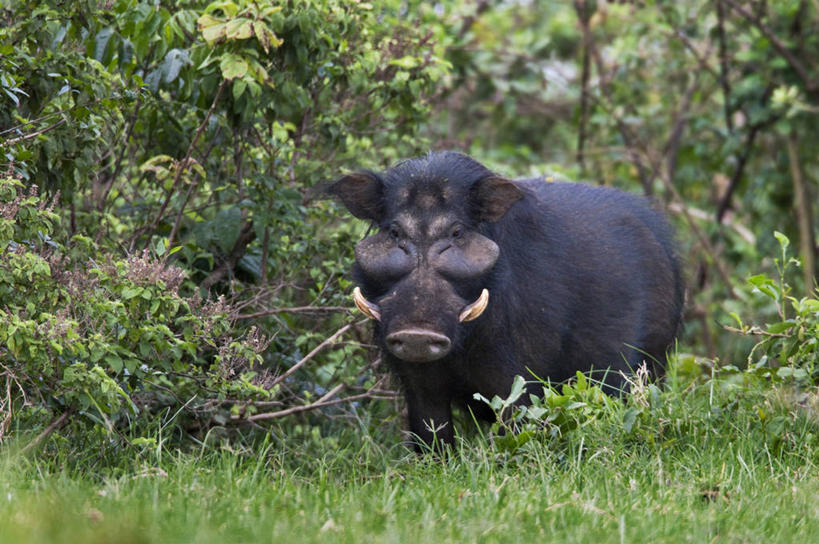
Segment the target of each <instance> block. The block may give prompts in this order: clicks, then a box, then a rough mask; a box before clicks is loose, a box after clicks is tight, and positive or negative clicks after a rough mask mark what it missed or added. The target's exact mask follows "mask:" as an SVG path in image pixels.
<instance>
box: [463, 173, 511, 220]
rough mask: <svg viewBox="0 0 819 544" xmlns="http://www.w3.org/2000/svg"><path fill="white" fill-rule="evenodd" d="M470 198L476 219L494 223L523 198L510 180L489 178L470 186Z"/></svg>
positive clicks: (497, 177)
mask: <svg viewBox="0 0 819 544" xmlns="http://www.w3.org/2000/svg"><path fill="white" fill-rule="evenodd" d="M472 198H473V201H474V203H475V205H476V209H477V213H478V217H479V218H480V219H481V220H482V221H491V222H493V223H494V222H495V221H497V220H499V219H500V218H501V217H503V216H504V215H505V214H506V212H508V211H509V208H511V207H512V204H514V203H515V202H517V201H518V200H520V199H521V198H523V191H521V190H520V188H519V187H518V186H517V185H515V184H514V183H513V182H512V181H511V180H508V179H506V178H502V177H499V176H489V177H486V178H483V179H481V180H479V181H478V182H476V183H475V185H473V186H472Z"/></svg>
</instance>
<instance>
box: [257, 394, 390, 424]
mask: <svg viewBox="0 0 819 544" xmlns="http://www.w3.org/2000/svg"><path fill="white" fill-rule="evenodd" d="M362 399H378V400H391V399H392V397H382V396H375V395H373V394H371V393H370V392H369V391H367V392H364V393H361V394H358V395H351V396H349V397H343V398H340V399H334V400H328V401H326V402H322V403H318V402H314V403H311V404H304V405H302V406H294V407H292V408H287V409H286V410H279V411H278V412H265V413H262V414H253V415H252V416H249V417H247V418H245V419H244V420H242V421H264V420H267V419H277V418H280V417H285V416H289V415H293V414H298V413H300V412H307V411H310V410H316V409H318V408H324V407H326V406H333V405H335V404H341V403H343V402H353V401H356V400H362Z"/></svg>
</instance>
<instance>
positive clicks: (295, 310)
mask: <svg viewBox="0 0 819 544" xmlns="http://www.w3.org/2000/svg"><path fill="white" fill-rule="evenodd" d="M349 311H350V308H349V307H347V306H293V307H291V308H270V309H268V310H262V311H260V312H255V313H252V314H239V315H237V316H235V317H234V319H255V318H257V317H265V316H268V315H275V314H306V313H322V312H349Z"/></svg>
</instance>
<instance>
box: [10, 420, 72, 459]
mask: <svg viewBox="0 0 819 544" xmlns="http://www.w3.org/2000/svg"><path fill="white" fill-rule="evenodd" d="M69 415H71V410H70V409H68V410H66V411H65V412H63V413H62V414H60V415H59V416H57V417H56V418H54V420H53V421H52V422H51V423H50V424H49V426H48V427H46V428H45V430H44V431H43V432H41V433H40V434H38V435H37V437H36V438H35V439H34V440H32V441H31V442H29V443H28V444H26V445H25V447H24V448H23V449H22V450H20V454H21V455H22V454H25V453H26V452H28V451H30V450H31V449H33V448H36V447H37V446H38V445H40V442H42V441H43V440H45V439H46V438H48V435H50V434H51V433H53V432H54V431H56V430H57V429H59V428H60V427H62V426H63V424H64V423H65V420H66V419H68V416H69Z"/></svg>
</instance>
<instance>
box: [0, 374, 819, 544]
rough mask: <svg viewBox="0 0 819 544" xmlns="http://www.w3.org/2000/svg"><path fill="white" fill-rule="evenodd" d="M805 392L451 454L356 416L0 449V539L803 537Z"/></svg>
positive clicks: (735, 396) (811, 400)
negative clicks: (267, 427)
mask: <svg viewBox="0 0 819 544" xmlns="http://www.w3.org/2000/svg"><path fill="white" fill-rule="evenodd" d="M673 389H675V388H674V387H672V390H673ZM815 399H816V395H815V393H804V392H795V391H790V390H786V389H767V388H751V387H745V386H743V387H737V386H731V385H730V384H721V385H720V386H718V387H711V384H709V383H707V384H705V385H701V386H698V387H693V386H692V387H689V388H688V389H686V390H677V391H672V392H666V393H663V395H662V397H661V399H659V404H658V401H657V399H654V401H653V402H654V405H653V406H652V407H647V406H645V407H644V410H643V411H642V412H641V415H640V416H639V417H638V419H637V423H635V425H634V427H633V428H632V430H631V432H625V430H624V429H623V414H624V412H625V411H626V409H627V406H626V405H622V404H620V403H611V404H607V405H606V406H604V407H603V408H601V409H600V410H599V411H598V412H596V413H594V414H593V416H591V417H590V416H589V415H588V414H586V415H584V417H583V418H582V419H579V420H578V424H579V426H578V427H577V428H576V429H574V430H572V431H570V432H568V433H566V434H565V435H564V436H562V437H549V436H548V433H545V432H544V433H542V435H541V436H538V437H536V438H535V439H533V440H531V441H530V442H528V443H527V444H526V445H525V446H524V447H523V448H522V449H521V450H518V451H517V452H516V453H515V454H514V455H511V454H508V453H502V452H500V451H499V450H498V448H497V447H493V445H492V444H491V443H490V442H489V440H488V439H486V438H482V437H481V436H480V433H475V432H473V433H471V436H468V437H467V438H465V439H464V440H463V442H462V443H461V445H460V447H459V449H458V451H457V452H456V453H455V454H454V455H451V456H450V457H448V458H446V459H440V458H438V459H436V458H434V457H432V456H426V457H417V456H415V455H414V454H412V453H409V452H408V450H407V449H406V448H405V447H404V446H402V445H400V444H397V443H396V440H397V436H396V434H397V431H396V429H395V428H394V427H391V428H389V429H378V428H373V429H368V428H367V427H366V425H363V424H362V425H361V428H360V429H356V430H354V431H351V430H349V429H346V430H344V429H336V430H333V429H328V430H325V431H323V432H322V433H319V432H318V431H317V430H313V431H312V432H310V431H309V430H308V431H305V430H304V429H301V430H300V429H297V428H291V429H289V430H288V429H287V428H283V429H284V430H288V432H289V434H290V435H289V436H287V437H284V436H283V435H279V434H275V435H274V434H271V435H270V436H269V437H268V438H267V439H266V440H265V441H264V442H263V443H260V444H256V445H254V446H252V447H250V446H248V445H246V446H245V448H244V449H243V450H242V451H241V452H236V451H229V450H227V449H219V448H218V447H208V448H204V447H203V448H202V449H201V450H198V451H194V452H187V453H180V452H178V451H173V450H170V451H162V452H155V451H154V452H145V453H142V454H137V453H133V452H132V453H129V454H128V453H124V452H120V453H119V454H117V455H115V456H114V457H111V455H110V454H108V453H105V452H95V451H92V450H90V449H88V448H80V447H70V446H69V445H66V444H62V443H60V441H59V440H56V441H55V440H52V443H51V446H52V447H50V448H49V449H47V450H46V451H45V452H44V453H43V454H41V455H40V456H39V457H37V458H20V457H19V456H15V455H13V454H12V453H9V452H8V451H6V452H5V453H4V459H3V460H2V461H0V504H2V509H3V512H4V513H3V516H0V541H2V542H72V543H73V542H84V543H94V542H121V543H128V542H163V543H166V542H291V541H294V542H312V541H321V542H338V541H341V542H392V541H395V542H417V543H421V542H510V541H520V542H536V541H539V542H544V541H545V542H583V543H588V542H638V541H643V542H777V543H781V542H800V543H803V542H812V541H814V539H815V538H816V535H819V500H817V498H819V466H818V465H819V463H817V461H819V457H818V456H817V448H818V447H819V419H818V418H817V413H816V406H817V403H816V400H815ZM483 432H486V430H485V429H484V431H483ZM55 442H56V444H57V446H58V447H53V446H54V443H55ZM158 453H161V454H162V455H161V457H160V456H159V454H158Z"/></svg>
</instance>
